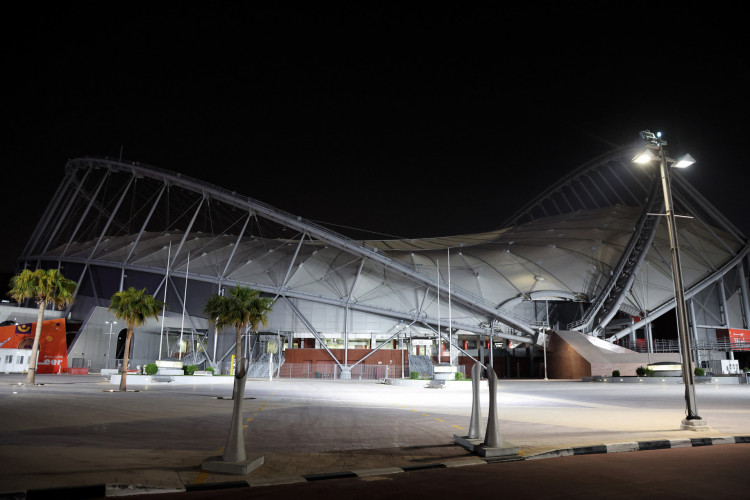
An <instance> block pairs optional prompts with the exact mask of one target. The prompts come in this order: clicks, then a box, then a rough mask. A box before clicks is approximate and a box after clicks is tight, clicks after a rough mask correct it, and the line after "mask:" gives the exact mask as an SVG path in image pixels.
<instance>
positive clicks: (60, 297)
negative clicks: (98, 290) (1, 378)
mask: <svg viewBox="0 0 750 500" xmlns="http://www.w3.org/2000/svg"><path fill="white" fill-rule="evenodd" d="M76 286H77V285H76V282H75V281H73V280H69V279H67V278H66V277H65V276H63V275H62V273H61V272H60V271H59V270H57V269H37V270H35V271H31V270H29V269H24V270H23V271H21V272H20V273H18V274H16V275H15V276H13V277H12V278H11V279H10V291H8V296H10V297H11V298H12V299H13V300H15V301H16V302H18V303H19V304H20V303H21V302H23V301H25V300H28V299H34V300H35V301H36V303H37V305H38V306H39V314H38V315H37V320H36V333H35V334H34V344H33V345H32V347H31V357H30V359H29V371H28V372H27V373H26V384H27V385H34V384H35V383H36V362H37V359H36V358H37V356H38V355H39V337H40V336H41V334H42V322H43V321H44V310H45V309H46V308H47V305H49V304H54V305H55V307H57V308H58V309H60V310H62V309H63V308H65V307H67V306H69V305H70V304H72V303H73V301H74V300H75V297H74V296H73V294H74V293H75V290H76Z"/></svg>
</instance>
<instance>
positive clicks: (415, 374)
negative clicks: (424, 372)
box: [409, 372, 419, 380]
mask: <svg viewBox="0 0 750 500" xmlns="http://www.w3.org/2000/svg"><path fill="white" fill-rule="evenodd" d="M409 378H410V379H412V380H419V372H411V373H409Z"/></svg>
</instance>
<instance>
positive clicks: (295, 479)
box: [0, 436, 750, 500]
mask: <svg viewBox="0 0 750 500" xmlns="http://www.w3.org/2000/svg"><path fill="white" fill-rule="evenodd" d="M725 444H750V436H728V437H715V438H684V439H662V440H655V441H633V442H625V443H612V444H601V445H594V446H580V447H573V448H561V449H558V450H553V451H547V452H544V453H539V454H537V455H531V456H528V457H524V456H520V455H516V456H511V457H487V458H484V457H476V458H473V459H462V460H457V461H452V462H444V463H442V462H437V463H432V464H420V465H407V466H403V467H387V468H383V469H362V470H353V471H340V472H329V473H323V474H306V475H303V476H292V477H288V478H276V479H269V480H264V481H258V482H255V481H252V482H248V481H244V480H243V481H227V482H222V483H209V484H188V485H185V487H184V488H181V489H177V488H154V487H149V486H139V485H120V484H106V485H105V484H94V485H87V486H74V487H64V488H49V489H43V490H27V491H26V492H17V493H6V494H2V495H0V498H3V499H8V500H11V499H12V500H36V499H47V498H50V499H52V498H77V499H79V500H85V499H91V498H102V497H118V496H130V495H142V494H156V493H181V492H189V491H207V490H223V489H230V488H251V487H258V486H273V485H279V484H290V483H303V482H316V481H325V480H329V479H344V478H363V477H367V476H378V475H386V474H398V473H401V472H416V471H421V470H434V469H445V468H448V467H460V466H471V465H482V464H489V463H499V462H519V461H523V460H541V459H545V458H556V457H567V456H573V455H595V454H605V453H626V452H631V451H648V450H664V449H670V448H687V447H694V448H695V447H700V446H714V445H725Z"/></svg>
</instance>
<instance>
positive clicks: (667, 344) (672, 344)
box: [615, 339, 750, 353]
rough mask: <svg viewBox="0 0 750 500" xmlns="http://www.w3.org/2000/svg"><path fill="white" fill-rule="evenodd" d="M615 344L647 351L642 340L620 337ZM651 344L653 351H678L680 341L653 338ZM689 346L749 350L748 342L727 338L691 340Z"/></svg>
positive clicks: (638, 350)
mask: <svg viewBox="0 0 750 500" xmlns="http://www.w3.org/2000/svg"><path fill="white" fill-rule="evenodd" d="M615 344H617V345H618V346H620V347H624V348H626V349H630V350H631V351H635V352H648V349H647V346H646V342H645V341H644V340H638V341H636V342H631V341H628V340H622V339H621V340H618V341H617V342H615ZM653 346H654V348H653V350H652V351H651V352H654V353H670V352H680V343H679V342H678V341H677V340H676V339H654V341H653ZM690 347H691V349H692V350H693V351H716V352H729V351H750V342H738V341H732V340H729V339H727V340H700V341H698V342H691V343H690Z"/></svg>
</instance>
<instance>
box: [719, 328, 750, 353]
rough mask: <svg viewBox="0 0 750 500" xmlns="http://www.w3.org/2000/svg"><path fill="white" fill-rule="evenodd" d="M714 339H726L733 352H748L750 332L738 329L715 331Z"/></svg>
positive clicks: (749, 349)
mask: <svg viewBox="0 0 750 500" xmlns="http://www.w3.org/2000/svg"><path fill="white" fill-rule="evenodd" d="M716 338H717V339H718V340H722V339H724V340H727V339H728V340H729V345H730V346H731V348H732V350H733V351H750V330H740V329H739V328H727V329H717V330H716Z"/></svg>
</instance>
